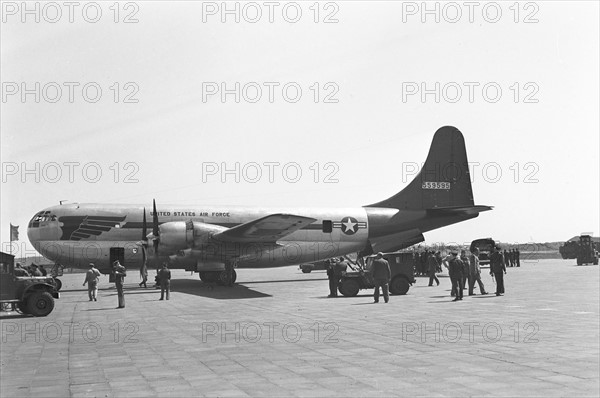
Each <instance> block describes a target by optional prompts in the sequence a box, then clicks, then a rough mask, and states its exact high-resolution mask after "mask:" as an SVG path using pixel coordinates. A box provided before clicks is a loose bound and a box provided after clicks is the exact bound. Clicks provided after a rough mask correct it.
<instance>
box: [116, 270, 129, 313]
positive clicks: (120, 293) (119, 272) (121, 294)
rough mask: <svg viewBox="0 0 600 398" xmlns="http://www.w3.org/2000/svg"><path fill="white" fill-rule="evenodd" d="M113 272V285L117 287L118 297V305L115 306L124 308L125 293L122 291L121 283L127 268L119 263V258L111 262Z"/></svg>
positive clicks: (123, 280)
mask: <svg viewBox="0 0 600 398" xmlns="http://www.w3.org/2000/svg"><path fill="white" fill-rule="evenodd" d="M113 274H114V275H115V286H116V288H117V296H118V297H119V306H118V307H117V308H125V293H124V292H123V283H124V282H125V277H126V276H127V270H126V269H125V267H124V266H122V265H121V263H120V262H119V260H116V261H115V262H114V263H113Z"/></svg>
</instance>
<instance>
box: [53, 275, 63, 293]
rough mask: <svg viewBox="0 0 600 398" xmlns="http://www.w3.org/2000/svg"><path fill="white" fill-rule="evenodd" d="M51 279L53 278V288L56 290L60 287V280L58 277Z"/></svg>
mask: <svg viewBox="0 0 600 398" xmlns="http://www.w3.org/2000/svg"><path fill="white" fill-rule="evenodd" d="M53 279H54V289H55V290H56V291H57V292H58V291H60V289H61V288H62V281H61V280H60V279H58V278H53Z"/></svg>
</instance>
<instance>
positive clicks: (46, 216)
mask: <svg viewBox="0 0 600 398" xmlns="http://www.w3.org/2000/svg"><path fill="white" fill-rule="evenodd" d="M46 221H56V215H54V214H50V211H40V212H39V213H37V214H36V215H35V216H33V218H32V219H31V221H30V222H29V228H36V227H39V226H40V223H44V222H46Z"/></svg>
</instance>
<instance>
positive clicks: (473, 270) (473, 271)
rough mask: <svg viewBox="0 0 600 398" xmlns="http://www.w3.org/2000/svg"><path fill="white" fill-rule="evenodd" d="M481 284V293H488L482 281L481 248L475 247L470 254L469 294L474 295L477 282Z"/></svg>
mask: <svg viewBox="0 0 600 398" xmlns="http://www.w3.org/2000/svg"><path fill="white" fill-rule="evenodd" d="M476 281H477V283H478V284H479V293H481V294H487V292H486V291H485V287H484V286H483V282H482V281H481V267H480V266H479V249H478V248H474V249H473V252H472V253H471V255H470V256H469V296H472V295H474V294H475V293H473V288H474V287H475V282H476Z"/></svg>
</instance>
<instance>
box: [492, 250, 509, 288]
mask: <svg viewBox="0 0 600 398" xmlns="http://www.w3.org/2000/svg"><path fill="white" fill-rule="evenodd" d="M504 274H506V265H505V264H504V259H503V258H502V253H501V252H500V247H498V246H496V248H495V249H494V252H493V253H492V255H491V256H490V275H493V276H494V277H495V278H496V296H501V295H503V294H504Z"/></svg>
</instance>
